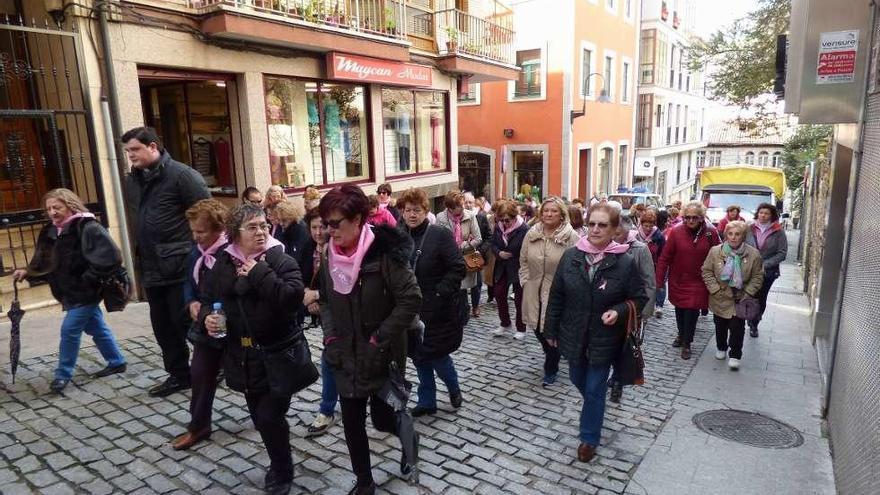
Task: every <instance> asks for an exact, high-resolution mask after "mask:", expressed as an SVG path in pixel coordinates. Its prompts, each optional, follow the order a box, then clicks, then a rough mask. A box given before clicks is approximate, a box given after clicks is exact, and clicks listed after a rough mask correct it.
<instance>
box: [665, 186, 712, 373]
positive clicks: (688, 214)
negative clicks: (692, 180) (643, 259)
mask: <svg viewBox="0 0 880 495" xmlns="http://www.w3.org/2000/svg"><path fill="white" fill-rule="evenodd" d="M705 214H706V210H705V209H704V207H703V204H702V203H700V202H699V201H694V202H691V203H688V205H687V206H685V208H684V214H683V215H682V218H683V219H684V222H683V223H682V224H680V225H678V226H676V227H674V228H672V230H671V231H670V233H669V238H668V239H667V240H666V244H665V245H664V246H663V252H662V253H661V254H660V260H659V261H658V263H657V273H656V276H657V286H658V287H661V286H662V285H661V284H662V283H663V281H664V280H666V279H667V274H668V280H669V302H671V303H672V305H673V306H675V322H676V325H677V326H678V337H677V338H676V339H675V342H673V343H672V345H673V347H679V346H681V358H682V359H690V358H691V342H693V340H694V332H695V331H696V329H697V319H698V318H699V317H700V310H704V309H708V308H709V292H708V291H707V290H706V285H705V284H704V283H703V276H702V266H703V261H704V260H705V259H706V255H708V254H709V250H710V249H711V248H712V246H715V245H717V244H719V243H720V239H719V237H718V233H717V231H716V230H715V228H714V227H711V226H710V224H709V223H708V222H706V219H705Z"/></svg>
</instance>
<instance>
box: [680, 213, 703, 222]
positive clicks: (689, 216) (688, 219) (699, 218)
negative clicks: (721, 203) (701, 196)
mask: <svg viewBox="0 0 880 495" xmlns="http://www.w3.org/2000/svg"><path fill="white" fill-rule="evenodd" d="M702 219H703V217H696V216H691V215H688V216H686V217H684V220H685V221H686V222H690V221H691V220H702Z"/></svg>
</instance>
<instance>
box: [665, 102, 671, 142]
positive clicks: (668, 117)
mask: <svg viewBox="0 0 880 495" xmlns="http://www.w3.org/2000/svg"><path fill="white" fill-rule="evenodd" d="M670 144H672V103H670V104H669V106H668V107H667V109H666V146H669V145H670Z"/></svg>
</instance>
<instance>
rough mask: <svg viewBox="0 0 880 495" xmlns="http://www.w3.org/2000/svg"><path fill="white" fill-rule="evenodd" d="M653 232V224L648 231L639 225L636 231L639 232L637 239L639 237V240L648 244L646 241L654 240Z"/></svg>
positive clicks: (655, 229)
mask: <svg viewBox="0 0 880 495" xmlns="http://www.w3.org/2000/svg"><path fill="white" fill-rule="evenodd" d="M654 232H657V226H656V225H655V226H653V227H651V230H650V231H648V232H645V229H643V228H641V227H640V228H639V230H638V233H639V239H640V240H641V241H643V242H644V243H645V244H648V243H651V242H654V241H653V239H654Z"/></svg>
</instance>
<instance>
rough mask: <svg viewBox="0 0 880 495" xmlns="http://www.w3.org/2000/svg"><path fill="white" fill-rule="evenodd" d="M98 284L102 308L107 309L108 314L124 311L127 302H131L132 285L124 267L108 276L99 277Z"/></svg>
mask: <svg viewBox="0 0 880 495" xmlns="http://www.w3.org/2000/svg"><path fill="white" fill-rule="evenodd" d="M98 283H99V284H100V292H101V299H103V300H104V307H105V308H107V312H108V313H113V312H115V311H122V310H123V309H125V306H126V305H127V304H128V301H130V300H131V292H132V284H131V278H129V276H128V272H127V271H126V270H125V267H124V266H120V267H118V268H117V269H116V270H115V271H114V272H113V273H112V274H110V275H107V276H105V277H101V278H100V279H99V280H98Z"/></svg>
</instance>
